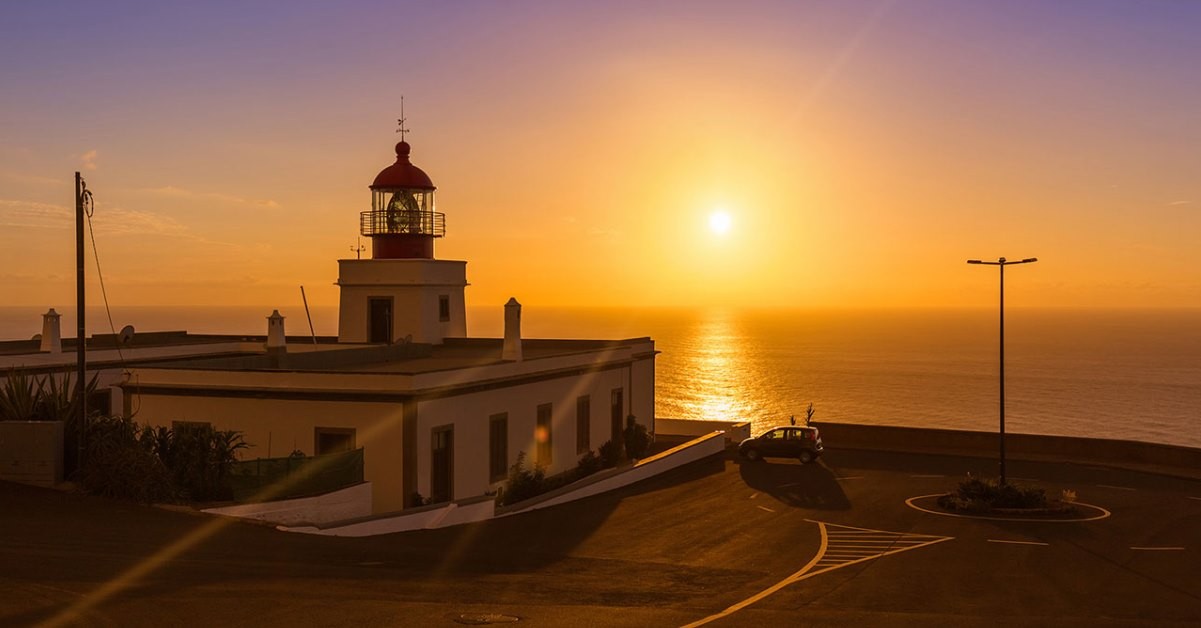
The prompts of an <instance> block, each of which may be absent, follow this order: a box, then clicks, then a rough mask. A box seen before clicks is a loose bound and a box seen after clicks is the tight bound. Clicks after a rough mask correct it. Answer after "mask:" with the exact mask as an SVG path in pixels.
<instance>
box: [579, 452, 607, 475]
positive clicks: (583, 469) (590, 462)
mask: <svg viewBox="0 0 1201 628" xmlns="http://www.w3.org/2000/svg"><path fill="white" fill-rule="evenodd" d="M604 468H605V461H604V460H603V459H601V457H600V456H598V455H596V452H595V451H589V452H588V453H586V454H584V455H583V456H581V457H580V460H579V462H577V463H576V465H575V470H576V476H577V477H580V478H585V477H588V476H590V475H592V474H593V473H596V472H597V471H600V470H601V469H604Z"/></svg>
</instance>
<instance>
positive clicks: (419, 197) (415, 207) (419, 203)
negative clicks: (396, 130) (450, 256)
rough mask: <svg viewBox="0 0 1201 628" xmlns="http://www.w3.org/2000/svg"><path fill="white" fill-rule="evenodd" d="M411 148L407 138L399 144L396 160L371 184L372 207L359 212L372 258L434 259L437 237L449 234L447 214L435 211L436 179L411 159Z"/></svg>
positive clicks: (360, 226)
mask: <svg viewBox="0 0 1201 628" xmlns="http://www.w3.org/2000/svg"><path fill="white" fill-rule="evenodd" d="M410 150H411V147H410V146H409V143H408V142H405V141H401V142H399V143H397V144H396V163H394V164H392V165H391V166H388V167H387V168H384V169H383V170H381V171H380V173H379V174H378V175H376V176H375V181H374V182H372V184H371V211H366V212H362V213H361V214H359V232H360V233H362V234H363V235H365V236H367V237H369V238H371V257H372V258H373V259H433V258H434V238H440V237H442V236H443V235H445V234H446V216H445V214H441V213H438V212H436V211H434V190H435V189H436V188H435V187H434V183H433V181H431V180H430V177H429V175H427V174H425V171H423V170H422V169H421V168H418V167H417V166H414V165H413V163H412V162H411V161H409V152H410Z"/></svg>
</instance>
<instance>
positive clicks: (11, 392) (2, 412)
mask: <svg viewBox="0 0 1201 628" xmlns="http://www.w3.org/2000/svg"><path fill="white" fill-rule="evenodd" d="M43 386H44V383H43V381H42V380H41V379H39V378H36V377H29V376H28V375H26V374H25V373H24V372H21V371H18V370H16V369H9V370H8V377H6V378H5V379H4V386H3V387H2V388H0V421H32V420H34V414H35V413H36V412H37V410H38V406H39V405H40V403H41V401H42V395H43V390H42V389H43Z"/></svg>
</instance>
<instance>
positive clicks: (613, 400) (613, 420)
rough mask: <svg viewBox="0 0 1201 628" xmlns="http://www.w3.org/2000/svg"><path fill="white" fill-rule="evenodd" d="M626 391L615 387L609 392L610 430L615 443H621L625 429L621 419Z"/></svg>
mask: <svg viewBox="0 0 1201 628" xmlns="http://www.w3.org/2000/svg"><path fill="white" fill-rule="evenodd" d="M624 392H625V391H624V390H622V389H621V388H614V389H613V391H612V392H611V393H609V431H610V432H611V434H610V437H611V438H612V439H613V444H614V445H620V443H621V442H622V440H621V434H622V432H623V431H624V430H625V425H624V424H623V423H622V420H621V415H622V414H623V413H622V409H623V408H624V407H625V400H624V399H623V397H624V396H625V395H624V394H623V393H624Z"/></svg>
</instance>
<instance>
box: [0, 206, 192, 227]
mask: <svg viewBox="0 0 1201 628" xmlns="http://www.w3.org/2000/svg"><path fill="white" fill-rule="evenodd" d="M93 217H94V218H95V220H94V225H95V227H96V233H98V234H109V235H126V234H157V235H175V236H183V235H187V234H186V230H185V228H184V226H183V225H182V224H180V223H179V222H177V221H176V220H174V219H172V218H169V217H167V216H161V215H159V214H153V213H150V212H144V211H140V210H136V209H125V208H123V207H115V206H106V205H98V207H97V208H96V213H95V214H94V216H93ZM74 223H75V211H74V210H73V209H71V208H69V207H66V206H63V205H53V204H50V203H39V202H36V201H16V200H5V199H0V227H4V228H6V229H8V228H26V229H66V228H69V227H71V226H72V225H73V224H74Z"/></svg>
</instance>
